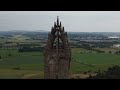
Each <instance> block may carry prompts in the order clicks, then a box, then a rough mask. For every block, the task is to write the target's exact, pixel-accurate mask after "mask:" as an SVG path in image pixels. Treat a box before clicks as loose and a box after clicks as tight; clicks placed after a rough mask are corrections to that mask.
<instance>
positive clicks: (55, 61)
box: [44, 17, 71, 79]
mask: <svg viewBox="0 0 120 90" xmlns="http://www.w3.org/2000/svg"><path fill="white" fill-rule="evenodd" d="M70 62H71V49H70V46H69V43H68V37H67V32H65V31H64V27H63V26H62V25H61V22H59V18H58V17H57V22H55V23H54V27H52V29H51V32H50V33H49V34H48V40H47V44H46V46H45V50H44V78H45V79H69V68H70Z"/></svg>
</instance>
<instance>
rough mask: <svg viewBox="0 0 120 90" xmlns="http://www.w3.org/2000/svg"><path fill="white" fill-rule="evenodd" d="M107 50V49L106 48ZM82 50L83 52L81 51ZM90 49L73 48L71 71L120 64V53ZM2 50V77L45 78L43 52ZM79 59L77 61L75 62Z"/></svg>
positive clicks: (104, 67)
mask: <svg viewBox="0 0 120 90" xmlns="http://www.w3.org/2000/svg"><path fill="white" fill-rule="evenodd" d="M104 50H105V49H104ZM81 52H82V53H81ZM88 52H89V50H85V49H81V48H72V62H71V67H70V73H80V72H86V71H89V70H91V71H97V70H99V69H101V70H105V69H107V68H108V67H109V66H112V65H120V55H115V54H109V53H96V52H95V51H92V53H88ZM10 53H11V56H8V54H9V52H8V50H3V49H2V50H0V55H1V56H2V59H0V78H6V79H7V78H10V79H11V78H27V77H28V78H29V77H30V76H32V75H33V77H34V76H35V75H36V77H37V78H43V53H42V52H22V53H19V52H18V51H17V50H10ZM75 61H77V62H75Z"/></svg>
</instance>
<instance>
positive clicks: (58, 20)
mask: <svg viewBox="0 0 120 90" xmlns="http://www.w3.org/2000/svg"><path fill="white" fill-rule="evenodd" d="M57 25H59V16H57Z"/></svg>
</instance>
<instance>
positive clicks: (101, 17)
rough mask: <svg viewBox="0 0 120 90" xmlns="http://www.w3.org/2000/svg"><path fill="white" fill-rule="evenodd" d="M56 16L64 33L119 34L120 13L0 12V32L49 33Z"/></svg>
mask: <svg viewBox="0 0 120 90" xmlns="http://www.w3.org/2000/svg"><path fill="white" fill-rule="evenodd" d="M57 16H59V19H60V21H61V22H62V25H63V26H64V27H65V31H73V32H75V31H77V32H120V11H0V30H1V31H3V30H47V31H50V30H51V27H52V26H53V25H54V21H56V18H57Z"/></svg>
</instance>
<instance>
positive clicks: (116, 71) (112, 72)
mask: <svg viewBox="0 0 120 90" xmlns="http://www.w3.org/2000/svg"><path fill="white" fill-rule="evenodd" d="M89 79H120V66H118V65H115V66H113V67H109V68H108V69H107V70H106V71H103V72H100V71H99V72H98V73H97V75H96V76H90V77H89Z"/></svg>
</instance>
